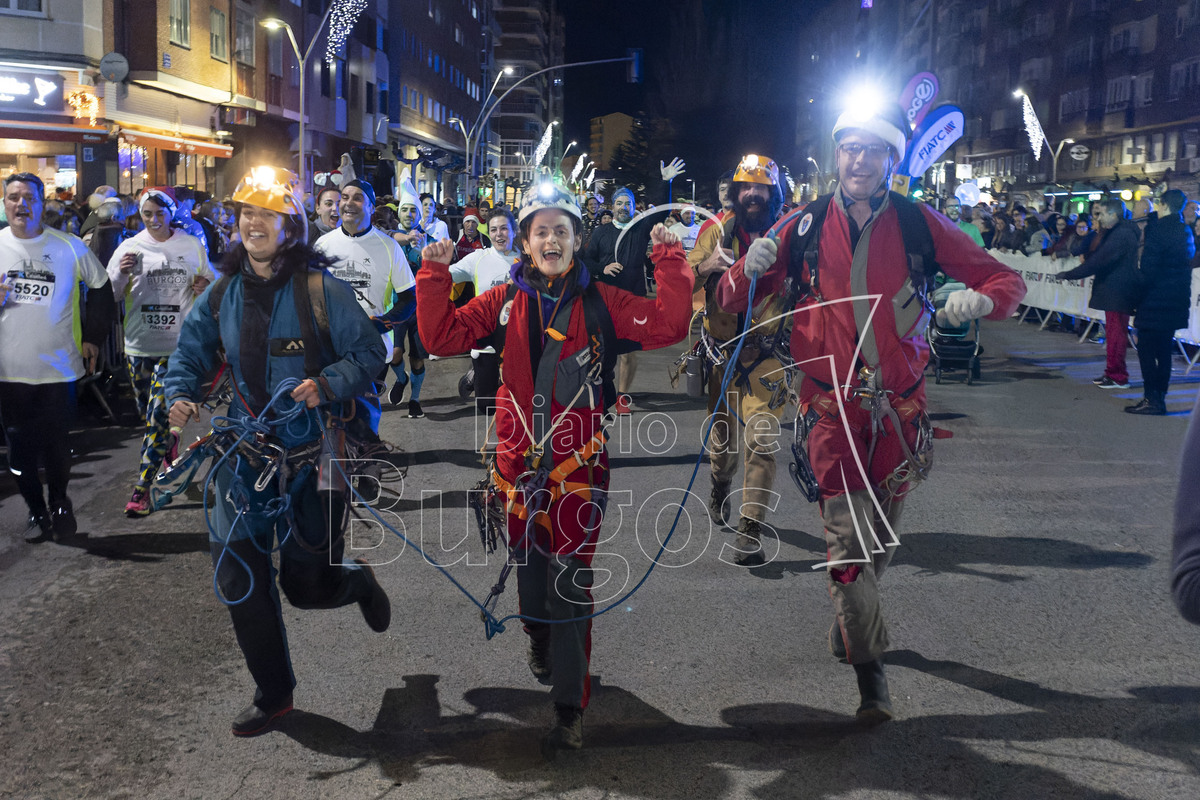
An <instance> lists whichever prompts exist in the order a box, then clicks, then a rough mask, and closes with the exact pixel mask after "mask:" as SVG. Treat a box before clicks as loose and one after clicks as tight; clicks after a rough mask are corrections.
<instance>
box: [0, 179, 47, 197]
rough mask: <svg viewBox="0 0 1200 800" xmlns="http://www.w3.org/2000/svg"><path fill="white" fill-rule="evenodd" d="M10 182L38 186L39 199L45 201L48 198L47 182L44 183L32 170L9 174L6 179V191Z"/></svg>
mask: <svg viewBox="0 0 1200 800" xmlns="http://www.w3.org/2000/svg"><path fill="white" fill-rule="evenodd" d="M10 183H28V184H30V185H32V186H36V187H38V190H37V196H38V200H42V201H45V199H46V184H44V183H42V179H41V178H39V177H38V176H37V175H34V174H33V173H32V172H14V173H13V174H11V175H9V176H8V177H7V178H5V179H4V191H5V192H7V191H8V185H9V184H10Z"/></svg>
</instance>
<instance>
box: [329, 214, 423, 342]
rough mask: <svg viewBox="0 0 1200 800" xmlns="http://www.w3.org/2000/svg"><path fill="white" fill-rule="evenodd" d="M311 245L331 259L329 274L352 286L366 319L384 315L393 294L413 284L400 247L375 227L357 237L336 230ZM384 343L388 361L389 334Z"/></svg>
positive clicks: (386, 334) (410, 272)
mask: <svg viewBox="0 0 1200 800" xmlns="http://www.w3.org/2000/svg"><path fill="white" fill-rule="evenodd" d="M313 246H314V247H315V248H316V249H317V250H320V251H321V252H322V253H324V254H325V255H327V256H329V257H330V258H331V259H332V260H333V266H332V267H330V269H329V271H330V272H332V273H333V274H334V276H335V277H338V278H341V279H342V280H344V281H346V282H347V283H349V284H350V285H351V286H353V287H354V293H355V295H357V296H358V304H359V305H360V306H362V309H363V311H366V312H367V314H368V315H369V316H372V317H378V316H380V315H382V314H384V313H385V312H387V310H388V309H390V308H391V307H392V293H393V292H395V293H397V294H399V293H400V292H406V291H408V290H409V289H411V288H412V287H413V286H415V285H416V280H415V279H414V278H413V274H412V269H411V268H410V267H409V266H408V259H407V258H405V257H404V251H403V250H402V249H401V248H400V245H399V244H398V243H397V242H396V240H395V239H393V238H392V237H390V236H388V235H387V234H386V233H383V232H382V231H380V230H379V229H378V228H376V227H374V226H372V227H371V228H369V229H368V230H367V232H366V233H363V234H360V235H358V236H349V235H347V233H346V231H345V229H344V228H341V227H338V228H335V229H334V230H332V231H330V232H329V233H327V234H325V235H324V236H322V237H321V238H320V239H317V241H316V244H314V245H313ZM383 344H384V346H385V347H386V348H387V351H388V359H391V357H392V355H391V354H392V337H391V334H389V333H385V334H384V335H383Z"/></svg>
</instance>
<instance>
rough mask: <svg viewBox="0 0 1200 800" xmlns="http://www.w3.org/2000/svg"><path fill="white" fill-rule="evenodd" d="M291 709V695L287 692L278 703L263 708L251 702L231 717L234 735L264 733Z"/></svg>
mask: <svg viewBox="0 0 1200 800" xmlns="http://www.w3.org/2000/svg"><path fill="white" fill-rule="evenodd" d="M291 710H292V696H291V694H289V695H288V696H287V697H284V698H283V699H282V700H280V701H279V702H278V703H272V704H270V705H268V706H267V707H265V708H262V707H259V705H258V704H257V703H251V704H250V705H248V706H246V707H245V708H244V709H242V713H240V714H238V715H237V716H236V717H234V718H233V735H234V736H258V735H259V734H260V733H266V732H267V731H269V730H270V729H271V728H273V727H274V726H275V722H276V721H277V720H278V719H279V718H280V717H282V716H283V715H284V714H286V713H288V712H289V711H291Z"/></svg>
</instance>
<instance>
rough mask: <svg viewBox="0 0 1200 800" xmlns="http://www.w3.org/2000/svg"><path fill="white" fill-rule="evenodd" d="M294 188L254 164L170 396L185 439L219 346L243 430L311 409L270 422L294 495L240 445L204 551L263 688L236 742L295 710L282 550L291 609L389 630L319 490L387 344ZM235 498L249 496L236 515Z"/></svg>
mask: <svg viewBox="0 0 1200 800" xmlns="http://www.w3.org/2000/svg"><path fill="white" fill-rule="evenodd" d="M298 189H299V180H298V179H297V178H296V176H295V175H294V174H293V173H291V172H289V171H288V170H283V169H275V168H273V167H255V168H254V169H253V170H252V171H251V172H250V174H248V175H247V176H246V177H245V178H244V179H243V180H242V181H241V183H239V184H238V186H237V188H236V189H235V190H234V193H233V201H234V203H236V204H237V223H236V224H237V227H238V231H239V233H240V234H241V238H240V241H239V242H238V243H237V244H236V245H235V246H233V247H232V248H231V249H230V251H229V252H228V253H227V254H226V256H225V259H224V261H223V262H222V263H221V266H220V268H219V271H220V273H221V275H222V277H221V278H220V279H218V280H217V281H216V282H215V283H213V284H212V285H211V286H209V287H208V289H206V290H205V292H204V294H202V295H201V296H200V297H199V298H198V299H197V301H196V303H195V305H194V306H193V307H192V310H191V312H189V313H188V315H187V318H186V319H185V320H184V323H183V329H182V331H181V332H180V335H179V346H178V348H177V349H176V351H175V353H174V354H173V355H172V356H171V360H170V364H169V367H168V370H167V376H166V380H165V387H164V389H165V394H166V397H167V400H168V403H169V404H170V409H171V410H170V424H171V426H172V428H174V429H181V428H183V426H184V425H185V424H186V423H187V422H188V421H189V420H191V419H193V418H196V419H198V418H199V415H198V408H197V403H198V401H199V400H200V399H201V398H202V396H203V392H204V385H205V383H206V381H207V379H208V377H209V376H211V375H212V374H213V373H214V372H215V371H216V370H217V368H218V366H219V364H220V355H219V352H220V351H222V350H223V351H224V354H225V358H226V360H227V362H228V368H229V370H230V373H231V379H232V383H233V388H234V399H233V401H232V402H231V403H230V406H229V410H228V412H226V413H227V415H228V416H229V417H230V418H232V419H233V420H234V421H240V420H247V419H249V418H252V419H253V420H254V421H256V422H258V423H267V424H269V423H270V422H271V421H272V418H273V417H275V415H277V414H279V413H280V412H281V411H283V412H286V411H288V410H289V409H288V408H287V406H290V405H291V404H292V403H294V404H298V405H299V406H301V407H302V408H300V409H298V413H299V415H300V416H299V417H298V418H296V419H291V420H290V421H289V422H288V424H287V425H277V426H274V427H273V428H272V430H271V433H270V434H269V435H268V436H267V441H269V442H270V443H271V444H273V445H274V446H275V447H276V448H277V450H278V453H279V456H278V460H277V461H276V462H275V463H276V464H277V465H278V471H279V472H282V471H283V470H284V468H285V466H294V467H296V469H295V472H294V474H292V476H291V477H290V479H289V481H288V482H287V484H286V486H285V485H284V483H283V482H282V481H278V482H277V481H263V480H261V478H262V475H263V474H266V473H264V472H263V469H262V467H261V466H260V467H259V468H258V469H255V468H252V466H251V464H252V463H253V462H252V460H251V458H250V456H251V455H253V453H250V454H246V453H244V451H243V450H242V449H241V448H239V449H238V451H237V453H238V457H237V458H234V457H233V456H232V455H231V457H230V458H229V459H227V460H226V461H225V462H224V463H223V464H221V465H220V466H218V467H217V473H216V475H215V476H214V484H215V488H216V497H217V502H216V506H215V508H214V509H213V531H214V532H215V536H212V537H210V542H209V544H210V549H211V552H212V559H213V567H214V570H215V573H216V575H215V584H216V586H217V587H218V588H219V592H220V595H221V597H222V599H223V600H224V602H225V603H226V605H228V606H229V611H230V615H231V617H232V619H233V628H234V632H235V633H236V635H237V640H238V644H239V645H240V646H241V649H242V653H243V655H244V656H245V659H246V664H247V666H248V667H249V670H250V674H251V676H252V677H253V679H254V682H255V684H256V687H257V690H256V692H255V695H254V700H253V702H252V703H251V704H250V705H249V706H247V707H246V708H245V709H244V710H243V711H242V712H241V714H239V715H238V716H237V717H236V718H235V719H234V721H233V733H234V735H235V736H255V735H258V734H260V733H263V732H265V731H267V730H268V729H270V727H271V726H272V725H273V724H274V722H275V721H276V720H277V719H279V718H280V717H282V716H283V715H284V714H286V713H287V712H289V711H291V709H292V690H293V689H294V688H295V686H296V679H295V676H294V675H293V673H292V665H291V660H290V658H289V655H288V642H287V636H286V632H285V630H284V625H283V617H282V613H281V609H280V603H279V591H278V589H277V588H276V584H275V578H276V568H275V566H274V565H273V563H272V552H273V551H276V550H277V551H278V554H279V568H278V576H279V583H280V586H282V588H283V592H284V594H285V595H286V596H287V598H288V601H289V602H290V603H291V604H292V605H293V606H295V607H297V608H305V609H309V608H336V607H339V606H344V605H349V604H350V603H358V604H359V607H360V610H361V611H362V614H363V617H364V619H365V620H366V622H367V624H368V625H369V626H370V627H371V629H372V630H374V631H377V632H382V631H384V630H386V629H387V627H388V624H389V623H390V620H391V607H390V604H389V602H388V598H387V594H386V593H385V592H384V591H383V589H382V588H381V587H380V586H379V583H378V582H377V581H376V579H375V576H374V573H373V572H372V570H371V568H370V567H369V566H367V565H366V564H365V563H358V562H349V561H345V560H344V559H343V551H344V541H343V538H342V525H343V523H344V518H345V514H344V503H345V500H344V497H343V496H341V495H338V494H336V493H326V492H320V491H318V485H317V484H318V481H317V469H316V465H315V463H314V462H315V461H316V457H315V456H314V455H312V454H313V453H314V452H316V451H319V450H320V447H321V442H322V425H321V419H320V418H319V417H318V414H320V413H323V412H325V411H326V410H328V411H330V412H331V413H334V414H338V415H341V414H343V413H344V411H345V409H344V408H343V406H344V405H345V404H349V403H353V402H354V399H355V397H357V396H359V395H362V394H364V393H366V392H368V391H370V389H371V379H372V378H373V377H375V376H376V375H378V374H379V372H380V371H381V370H382V369H383V366H384V345H383V341H382V340H381V339H380V337H379V334H378V333H377V332H376V330H375V326H374V325H373V323H372V322H371V320H370V318H368V317H367V315H366V313H365V312H364V311H363V310H362V308H360V307H359V304H358V300H357V298H356V296H355V293H354V290H353V289H352V288H351V287H350V285H349V284H347V283H345V282H344V281H340V280H337V279H336V278H334V277H333V276H332V275H331V274H330V273H329V271H328V267H329V261H328V260H327V259H326V258H325V257H324V256H322V255H321V254H319V253H317V252H316V251H314V250H313V249H312V248H311V247H310V246H309V245H308V236H307V222H306V219H305V214H304V205H303V200H302V199H301V196H300V192H299V190H298ZM318 331H319V333H320V335H318ZM286 379H294V380H296V381H299V385H298V386H297V387H296V388H295V389H293V390H292V391H291V393H290V399H291V403H287V402H286V401H283V402H279V401H277V402H276V403H275V404H274V405H273V406H271V411H270V413H265V409H266V408H267V406H268V404H269V403H270V402H271V398H272V395H273V394H275V392H276V387H277V386H278V385H279V384H280V383H281V382H282V381H284V380H286ZM292 410H295V409H292ZM252 441H255V442H257V439H254V440H252ZM243 455H246V456H247V457H245V458H243V457H242V456H243ZM280 462H286V463H282V464H281V463H280ZM251 486H253V489H251V488H249V487H251ZM231 492H232V493H233V494H241V495H244V496H245V497H246V498H247V499H246V500H245V501H244V502H242V503H239V505H238V506H237V507H235V505H234V500H233V499H231ZM285 492H286V495H285V494H284V493H285ZM281 502H286V503H287V504H288V512H287V513H286V514H283V515H281V516H272V515H271V514H269V513H268V511H269V509H270V508H271V507H272V506H273V505H274V506H276V507H278V505H279V504H280V503H281ZM245 509H249V511H248V513H245V514H243V513H242V511H243V510H245ZM277 540H278V543H277Z"/></svg>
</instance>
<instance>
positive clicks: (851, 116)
mask: <svg viewBox="0 0 1200 800" xmlns="http://www.w3.org/2000/svg"><path fill="white" fill-rule="evenodd" d="M852 130H859V131H865V132H867V133H871V134H874V135H875V136H878V137H879V138H880V139H883V141H884V142H886V143H887V144H888V145H889V146H890V147H892V148H893V149H894V150H895V151H896V160H897V161H900V160H901V159H903V158H904V151H905V150H906V149H907V147H908V140H909V137H910V136H911V135H912V128H910V127H909V124H908V117H907V116H905V114H904V110H903V109H901V108H900V105H899V104H898V103H884V104H882V105H880V106H871V105H870V104H865V105H858V104H856V105H852V106H851V107H850V108H847V109H846V110H845V111H843V112H842V115H841V116H840V117H838V118H837V122H836V123H835V124H834V126H833V141H835V142H840V141H841V140H842V136H843V135H845V134H846V133H847V132H849V131H852Z"/></svg>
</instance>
